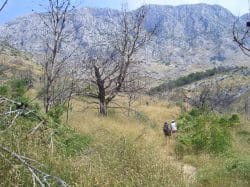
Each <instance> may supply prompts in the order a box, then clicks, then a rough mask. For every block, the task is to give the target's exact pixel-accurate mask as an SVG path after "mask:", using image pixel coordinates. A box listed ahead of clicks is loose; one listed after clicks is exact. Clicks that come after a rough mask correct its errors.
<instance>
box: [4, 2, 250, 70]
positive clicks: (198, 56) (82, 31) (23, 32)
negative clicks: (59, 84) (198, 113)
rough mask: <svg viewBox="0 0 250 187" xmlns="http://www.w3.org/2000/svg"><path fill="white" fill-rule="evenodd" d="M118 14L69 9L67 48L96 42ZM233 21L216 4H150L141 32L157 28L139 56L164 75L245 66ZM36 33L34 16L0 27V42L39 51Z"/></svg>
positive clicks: (38, 26)
mask: <svg viewBox="0 0 250 187" xmlns="http://www.w3.org/2000/svg"><path fill="white" fill-rule="evenodd" d="M131 13H132V14H133V13H134V12H133V11H132V12H131ZM119 14H120V12H119V11H117V10H111V9H94V8H82V9H79V10H77V11H75V12H72V13H70V14H69V15H68V17H69V19H68V21H69V23H68V25H67V28H66V30H67V32H68V33H72V34H71V35H70V38H68V40H69V41H70V42H71V46H72V48H73V47H75V46H79V47H80V48H81V49H83V50H84V49H88V48H90V47H91V46H92V45H95V44H96V43H97V42H98V41H101V40H102V39H103V34H102V33H105V29H109V30H112V29H114V30H115V28H114V25H115V24H114V23H117V22H118V19H117V17H118V15H119ZM235 19H236V17H235V16H234V15H233V14H232V13H231V12H229V11H228V10H226V9H225V8H223V7H221V6H218V5H207V4H195V5H181V6H160V5H150V6H149V11H148V15H147V19H146V21H145V30H147V29H150V28H151V27H152V26H154V25H157V26H158V32H157V33H156V35H155V36H154V38H153V40H152V41H151V42H150V43H148V44H147V46H145V47H144V49H142V51H141V53H140V54H141V55H140V58H142V59H144V60H146V61H147V62H148V66H150V68H151V69H156V71H157V68H159V67H158V66H159V64H160V66H162V64H164V65H163V66H164V68H160V69H161V70H164V71H166V70H167V71H168V73H170V74H173V70H178V72H180V73H181V72H183V73H185V72H190V71H194V70H196V69H197V70H198V69H199V70H200V69H203V68H205V69H206V68H210V67H212V66H216V65H230V66H231V65H245V64H249V63H247V58H246V57H245V56H244V55H243V54H242V53H241V51H240V50H239V49H238V47H237V46H236V45H235V44H234V42H233V36H232V25H233V23H234V21H235ZM42 35H43V23H42V22H41V19H40V17H39V16H38V15H35V14H31V15H29V16H25V17H20V18H17V19H16V20H15V21H12V22H9V23H7V24H5V25H2V26H0V38H1V40H7V41H8V42H9V43H10V44H11V45H13V46H14V47H16V48H18V49H20V50H24V51H28V52H32V53H40V52H42V51H43V49H44V46H43V40H42V37H41V36H42ZM69 50H70V49H69Z"/></svg>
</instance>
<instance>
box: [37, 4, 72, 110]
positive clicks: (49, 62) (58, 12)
mask: <svg viewBox="0 0 250 187" xmlns="http://www.w3.org/2000/svg"><path fill="white" fill-rule="evenodd" d="M48 2H49V6H48V8H47V12H46V14H39V15H40V17H41V19H42V21H43V23H44V26H45V27H44V28H45V32H44V36H43V37H44V40H45V41H44V44H45V55H44V59H43V60H42V63H41V64H42V67H43V84H44V86H43V87H44V88H43V93H42V94H43V101H44V108H45V112H46V113H47V112H48V111H49V110H50V109H51V108H52V107H54V106H56V105H57V104H58V103H60V102H61V101H62V100H66V99H67V94H66V92H68V87H67V86H66V83H65V81H67V80H69V78H68V77H67V76H66V75H65V74H64V73H65V72H66V71H64V70H65V69H66V67H67V66H66V65H67V62H68V61H69V59H70V57H71V56H72V54H73V53H74V51H72V52H70V53H67V52H66V50H65V49H66V47H67V45H68V41H67V37H68V33H67V32H66V30H65V28H66V25H67V16H68V13H69V12H70V11H71V10H72V9H74V6H72V5H71V0H49V1H48ZM69 82H70V81H69ZM69 85H70V84H69Z"/></svg>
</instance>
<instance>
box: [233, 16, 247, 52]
mask: <svg viewBox="0 0 250 187" xmlns="http://www.w3.org/2000/svg"><path fill="white" fill-rule="evenodd" d="M243 25H244V24H242V22H241V21H240V20H237V21H235V22H234V25H233V40H234V42H236V43H237V44H238V46H239V47H240V49H241V50H242V52H243V53H244V54H245V55H247V56H249V57H250V20H248V21H247V22H246V25H245V26H243Z"/></svg>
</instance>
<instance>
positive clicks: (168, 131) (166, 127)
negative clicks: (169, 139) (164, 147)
mask: <svg viewBox="0 0 250 187" xmlns="http://www.w3.org/2000/svg"><path fill="white" fill-rule="evenodd" d="M163 132H164V134H165V136H171V127H170V125H169V124H168V122H165V123H164V126H163Z"/></svg>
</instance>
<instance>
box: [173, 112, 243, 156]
mask: <svg viewBox="0 0 250 187" xmlns="http://www.w3.org/2000/svg"><path fill="white" fill-rule="evenodd" d="M178 124H179V134H178V137H177V141H178V143H177V147H176V153H177V154H178V155H180V156H181V155H183V152H189V153H190V152H194V153H199V152H208V153H215V154H217V153H223V152H226V151H227V150H228V149H229V148H230V147H231V142H232V137H231V133H230V130H231V129H230V127H232V126H234V125H236V124H238V116H236V115H232V116H224V115H218V114H215V113H213V112H207V111H202V110H198V109H194V110H192V111H191V112H189V113H187V114H184V115H183V116H181V117H180V119H179V121H178Z"/></svg>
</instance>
